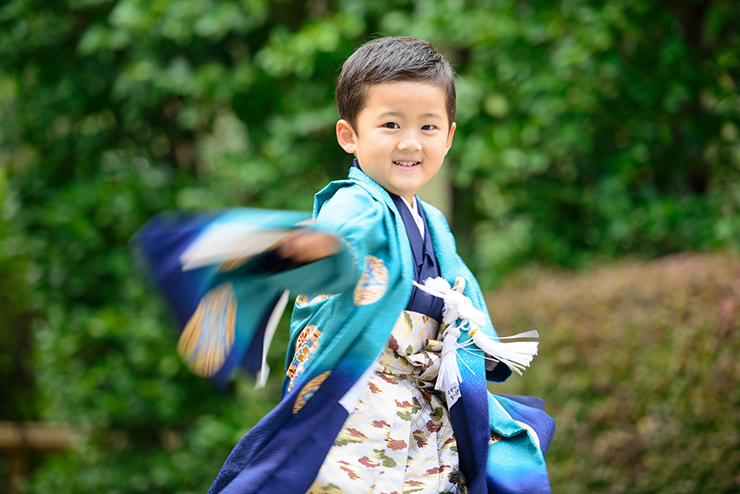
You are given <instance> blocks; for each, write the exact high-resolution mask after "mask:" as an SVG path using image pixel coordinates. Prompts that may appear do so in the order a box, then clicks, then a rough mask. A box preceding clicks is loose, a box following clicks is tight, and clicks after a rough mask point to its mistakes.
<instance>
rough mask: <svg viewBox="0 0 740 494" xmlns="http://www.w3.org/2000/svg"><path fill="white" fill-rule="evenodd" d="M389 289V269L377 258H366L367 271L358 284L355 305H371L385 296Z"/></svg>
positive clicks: (365, 270)
mask: <svg viewBox="0 0 740 494" xmlns="http://www.w3.org/2000/svg"><path fill="white" fill-rule="evenodd" d="M387 287H388V268H386V267H385V264H383V261H382V260H381V259H378V258H377V257H375V256H366V257H365V269H364V271H363V273H362V276H360V281H358V282H357V286H356V287H355V293H354V303H355V305H370V304H372V303H375V302H377V301H378V300H380V298H381V297H382V296H383V295H384V294H385V290H386V288H387Z"/></svg>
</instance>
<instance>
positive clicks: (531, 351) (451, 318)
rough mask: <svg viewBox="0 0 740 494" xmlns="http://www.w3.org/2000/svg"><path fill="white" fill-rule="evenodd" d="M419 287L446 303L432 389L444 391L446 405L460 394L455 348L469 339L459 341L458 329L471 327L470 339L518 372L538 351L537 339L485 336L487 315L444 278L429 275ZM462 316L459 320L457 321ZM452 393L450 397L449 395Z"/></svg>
mask: <svg viewBox="0 0 740 494" xmlns="http://www.w3.org/2000/svg"><path fill="white" fill-rule="evenodd" d="M414 285H415V286H416V287H417V288H419V289H420V290H422V291H424V292H426V293H428V294H430V295H434V296H435V297H439V298H441V299H443V300H444V303H445V306H444V310H443V312H442V322H443V323H444V324H449V326H448V327H447V329H446V330H445V333H444V339H443V344H442V354H441V362H440V369H439V374H438V376H437V384H436V386H435V389H437V390H438V391H444V392H445V393H446V394H447V401H448V406H450V407H451V406H452V405H453V404H454V403H455V402H456V401H457V397H458V396H459V389H458V386H457V385H458V384H459V383H460V382H461V381H462V377H461V376H460V369H459V368H458V366H457V355H456V354H457V349H458V348H464V347H465V346H467V345H468V343H463V344H460V343H458V342H457V339H458V338H459V337H460V331H461V330H462V331H470V338H471V341H472V343H474V344H475V346H477V347H478V348H480V349H481V350H483V352H485V353H486V355H488V356H489V357H492V358H494V359H496V360H498V361H499V362H502V363H503V364H505V365H507V366H509V368H511V369H512V370H514V371H515V372H517V373H519V374H520V375H521V373H522V371H523V370H524V369H525V368H526V367H529V364H530V363H531V362H532V359H533V358H534V356H535V355H537V345H538V342H536V341H513V342H501V341H496V340H493V339H492V338H490V337H488V336H486V335H485V334H484V333H483V331H481V330H480V327H481V326H483V325H484V324H485V323H486V316H485V314H484V313H483V312H481V311H480V310H478V309H476V308H475V306H474V305H473V302H472V301H471V300H470V299H469V298H468V297H466V296H465V295H463V294H462V293H459V292H457V291H455V290H454V289H453V288H452V287H450V284H449V283H448V282H447V281H446V280H445V279H443V278H428V279H427V280H426V281H425V282H424V284H423V285H421V284H419V283H416V282H414ZM458 320H462V324H459V325H458V324H457V322H458ZM532 338H539V333H537V331H527V332H525V333H521V334H518V335H514V336H508V337H503V338H499V340H503V339H507V340H510V339H532ZM451 394H452V395H453V396H452V397H451V396H450V395H451Z"/></svg>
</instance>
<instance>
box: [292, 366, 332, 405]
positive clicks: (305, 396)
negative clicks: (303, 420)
mask: <svg viewBox="0 0 740 494" xmlns="http://www.w3.org/2000/svg"><path fill="white" fill-rule="evenodd" d="M330 374H331V371H326V372H324V373H321V374H319V375H318V376H316V377H314V378H313V379H311V380H310V381H308V384H306V385H305V386H303V389H301V392H300V393H298V398H296V400H295V403H293V414H296V413H298V412H299V411H300V410H301V408H303V407H304V406H306V402H308V400H310V399H311V397H312V396H313V395H315V394H316V391H318V389H319V386H321V385H322V384H323V383H324V381H326V378H328V377H329V375H330Z"/></svg>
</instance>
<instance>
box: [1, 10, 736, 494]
mask: <svg viewBox="0 0 740 494" xmlns="http://www.w3.org/2000/svg"><path fill="white" fill-rule="evenodd" d="M379 35H409V36H417V37H422V38H425V39H428V40H430V41H431V42H432V43H434V45H435V46H436V47H437V48H438V49H439V50H440V51H441V52H442V53H444V54H445V56H446V57H447V58H448V59H449V60H450V61H451V62H452V64H453V65H454V67H455V69H456V71H457V72H458V74H459V78H458V112H457V124H458V130H457V133H456V136H455V142H454V144H453V147H452V150H451V152H450V154H449V157H448V159H447V164H446V166H447V167H448V169H449V177H450V182H451V183H450V187H451V191H452V204H453V208H452V217H451V223H452V226H453V231H454V233H455V234H456V236H457V238H458V245H459V247H460V250H461V252H462V254H463V255H464V257H465V258H466V260H467V261H468V262H469V263H470V265H471V267H472V268H473V270H474V271H475V272H476V274H477V275H478V276H479V279H480V281H481V282H482V284H483V285H484V287H486V288H490V287H493V286H495V285H496V283H498V282H499V281H500V280H501V279H502V277H504V276H505V275H506V274H507V273H509V272H511V270H514V269H517V268H520V267H522V266H528V265H531V264H532V263H534V264H537V265H560V266H565V267H576V268H582V267H587V266H589V265H591V264H592V263H595V262H600V261H603V260H613V259H618V258H620V257H621V256H624V255H630V256H642V257H648V258H649V257H657V256H660V255H664V254H668V253H674V252H680V251H685V250H716V249H725V248H735V247H736V245H737V232H738V230H739V229H740V210H739V208H740V180H739V178H740V177H738V170H739V169H740V93H739V92H738V89H737V84H738V82H739V81H740V4H738V3H737V2H736V1H735V0H708V1H705V2H698V1H686V2H667V1H660V0H611V1H608V2H597V1H594V0H560V1H554V2H553V1H543V0H533V1H514V0H487V1H483V0H477V1H476V0H470V1H463V0H408V1H402V0H377V1H373V2H363V1H358V0H344V1H332V0H310V1H295V0H220V1H215V0H63V1H48V0H47V1H44V0H7V1H5V2H2V4H0V212H1V213H2V215H1V216H0V350H2V353H0V378H1V379H3V381H4V382H6V383H10V384H9V385H8V392H7V393H6V392H5V389H4V390H3V393H2V397H0V411H2V413H3V414H4V415H5V416H4V417H3V416H0V419H3V418H12V419H16V418H35V419H46V420H59V421H67V422H71V423H73V424H76V425H78V426H79V427H80V428H81V429H82V430H83V431H84V432H85V434H86V441H85V442H84V444H83V446H81V448H80V450H79V451H76V452H75V454H73V455H62V456H58V457H54V458H53V461H47V462H45V463H44V464H42V465H41V467H40V468H39V469H37V470H36V474H35V476H34V478H33V479H32V482H31V490H32V491H33V492H55V493H67V492H68V493H86V492H90V493H93V492H94V493H98V492H121V493H129V492H131V493H134V492H148V493H154V492H168V493H169V492H181V493H185V492H203V491H204V490H205V489H206V488H207V486H208V485H209V482H210V481H211V480H212V478H213V477H214V476H215V474H216V472H217V470H218V468H219V466H220V464H221V462H222V461H223V459H224V457H225V455H226V454H227V452H228V451H229V448H230V447H231V446H232V445H233V444H234V443H235V442H236V440H237V439H238V438H239V437H240V436H241V434H242V433H243V432H244V431H245V430H247V429H248V428H249V427H250V426H251V425H252V424H254V423H255V422H256V421H257V420H258V419H259V417H261V416H262V415H263V414H264V413H265V412H266V411H267V410H269V409H270V407H271V406H272V405H273V404H274V403H275V401H276V400H277V399H278V391H277V390H278V383H279V381H280V374H281V372H280V369H282V365H283V355H282V353H283V351H284V342H281V341H279V340H278V341H276V343H275V344H274V347H273V350H272V354H271V355H270V358H271V360H272V367H273V369H275V371H274V375H273V377H272V380H271V381H270V384H269V385H268V390H266V391H261V392H259V391H254V390H252V389H251V383H250V381H249V380H248V379H240V380H238V381H237V382H236V383H235V384H234V385H233V387H232V388H230V389H229V390H227V391H226V393H223V394H222V393H219V392H217V391H215V390H213V389H212V388H210V387H209V386H208V385H207V384H206V383H204V382H202V381H200V380H198V379H196V378H194V377H193V376H191V375H190V374H189V373H188V371H187V370H186V369H185V368H184V367H183V366H182V364H181V363H180V362H179V360H178V358H177V355H176V352H175V348H174V329H173V327H172V325H171V322H170V320H169V316H168V313H167V311H166V309H165V308H164V307H163V306H162V305H161V304H160V303H159V301H158V300H157V299H156V298H155V297H154V296H153V293H154V292H153V291H152V290H151V288H150V287H149V286H147V284H146V282H145V281H144V279H143V277H142V276H141V273H139V272H138V271H137V270H136V268H135V266H134V263H133V260H132V256H131V252H130V249H129V246H128V241H129V239H130V238H131V237H132V235H133V234H134V233H135V232H136V231H137V229H138V228H140V227H141V226H142V225H143V224H144V223H145V222H146V221H147V220H148V219H149V218H150V217H151V216H152V215H153V214H155V213H156V212H158V211H162V210H164V209H172V208H179V209H211V208H218V207H232V206H239V205H251V206H260V207H269V208H287V209H301V210H309V209H310V208H311V206H312V196H313V194H314V193H315V192H316V191H317V190H319V189H320V188H321V187H323V186H324V185H325V184H326V183H327V182H328V181H330V180H332V179H338V178H342V177H344V176H345V174H346V170H347V169H348V167H349V164H350V163H349V160H348V157H347V156H346V155H345V154H344V152H343V151H342V150H341V149H340V148H339V147H338V145H337V144H336V142H335V138H334V123H335V121H336V119H337V114H336V110H335V108H334V103H333V90H334V84H335V81H336V77H337V75H338V68H339V67H340V66H341V63H342V61H343V60H344V59H346V57H347V56H348V55H349V54H350V53H352V51H353V50H354V49H355V48H356V47H357V46H359V45H360V44H362V43H363V42H365V41H367V40H368V39H371V38H372V37H375V36H379ZM494 320H495V318H494ZM281 334H282V335H283V337H284V335H285V331H284V330H283V331H282V333H281ZM31 347H33V352H32V353H30V352H29V350H28V349H29V348H31ZM6 348H7V349H8V350H9V351H8V352H6V351H5V349H6ZM13 352H18V353H17V354H18V355H19V357H18V358H8V357H6V355H15V353H13ZM31 358H33V364H34V365H33V370H31V368H32V366H31V362H30V359H31ZM32 383H33V384H32ZM535 394H542V393H540V392H538V391H536V390H535ZM11 397H12V398H11ZM554 451H555V454H556V455H557V454H559V453H558V451H563V450H558V449H555V450H554ZM553 461H554V462H555V463H554V464H555V465H557V464H558V461H560V460H558V458H555V459H554V460H553ZM555 468H557V467H555ZM588 474H589V472H588V471H587V469H584V470H583V471H581V472H580V473H579V475H588ZM555 478H556V479H560V478H562V477H558V476H556V477H555ZM567 485H570V484H567ZM559 490H562V491H563V492H565V491H566V490H567V489H558V488H557V486H555V491H556V492H557V491H559ZM684 491H685V492H700V488H697V490H691V489H688V490H684ZM592 492H593V491H592Z"/></svg>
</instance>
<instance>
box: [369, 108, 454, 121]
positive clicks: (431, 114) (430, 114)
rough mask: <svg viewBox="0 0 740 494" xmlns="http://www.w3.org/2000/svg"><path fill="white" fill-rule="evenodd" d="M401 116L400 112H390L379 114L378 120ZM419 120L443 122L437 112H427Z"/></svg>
mask: <svg viewBox="0 0 740 494" xmlns="http://www.w3.org/2000/svg"><path fill="white" fill-rule="evenodd" d="M401 115H402V114H401V112H399V111H393V110H391V111H385V112H383V113H381V114H380V115H378V118H386V117H400V116H401ZM421 118H439V119H442V120H444V118H443V117H442V115H440V114H439V113H437V112H427V113H424V114H422V115H421Z"/></svg>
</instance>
